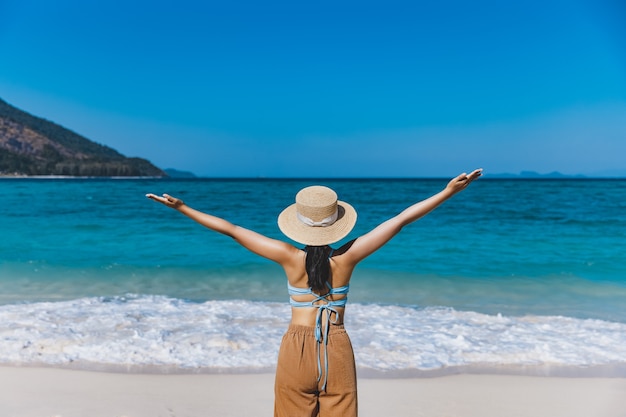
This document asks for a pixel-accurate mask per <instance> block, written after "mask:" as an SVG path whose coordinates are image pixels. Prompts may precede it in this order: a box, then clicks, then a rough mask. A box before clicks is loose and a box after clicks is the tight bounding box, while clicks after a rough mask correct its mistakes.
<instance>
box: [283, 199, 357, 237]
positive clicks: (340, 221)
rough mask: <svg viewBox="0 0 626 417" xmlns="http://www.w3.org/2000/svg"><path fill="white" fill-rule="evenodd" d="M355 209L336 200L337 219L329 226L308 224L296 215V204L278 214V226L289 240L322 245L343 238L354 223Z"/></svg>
mask: <svg viewBox="0 0 626 417" xmlns="http://www.w3.org/2000/svg"><path fill="white" fill-rule="evenodd" d="M356 218H357V215H356V210H354V208H353V207H352V206H351V205H350V204H348V203H346V202H344V201H337V220H336V221H335V223H333V224H331V225H330V226H324V227H320V226H308V225H306V224H304V223H302V222H301V221H300V220H299V219H298V216H297V211H296V204H292V205H290V206H289V207H287V208H286V209H284V210H283V211H282V212H281V213H280V215H279V216H278V227H279V229H280V231H281V232H283V233H284V234H285V236H287V237H288V238H290V239H291V240H294V241H296V242H298V243H302V244H303V245H310V246H324V245H330V244H331V243H335V242H338V241H340V240H341V239H343V238H344V237H346V236H347V235H348V233H350V231H351V230H352V228H353V227H354V225H355V224H356Z"/></svg>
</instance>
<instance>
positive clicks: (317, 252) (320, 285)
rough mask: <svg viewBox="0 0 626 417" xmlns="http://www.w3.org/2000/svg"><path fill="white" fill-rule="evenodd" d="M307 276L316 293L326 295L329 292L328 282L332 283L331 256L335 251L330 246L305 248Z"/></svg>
mask: <svg viewBox="0 0 626 417" xmlns="http://www.w3.org/2000/svg"><path fill="white" fill-rule="evenodd" d="M304 251H305V252H306V263H305V268H306V274H307V276H308V278H309V280H308V285H309V287H311V289H312V290H313V292H314V293H316V294H319V295H324V294H326V293H327V292H328V286H327V285H326V283H327V282H330V275H331V274H330V254H331V253H332V252H333V249H332V248H331V247H330V246H328V245H325V246H305V248H304Z"/></svg>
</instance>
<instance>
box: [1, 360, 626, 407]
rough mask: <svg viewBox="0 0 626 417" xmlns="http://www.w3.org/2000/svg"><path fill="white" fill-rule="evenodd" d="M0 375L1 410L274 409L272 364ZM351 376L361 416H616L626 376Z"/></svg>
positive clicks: (21, 370) (31, 370) (29, 370)
mask: <svg viewBox="0 0 626 417" xmlns="http://www.w3.org/2000/svg"><path fill="white" fill-rule="evenodd" d="M0 375H1V376H2V377H1V378H0V414H2V415H5V416H19V417H42V416H55V417H79V416H85V415H89V416H91V417H99V416H102V417H112V416H113V417H155V416H168V417H173V416H188V417H200V416H206V415H210V416H222V417H228V416H243V415H271V414H272V411H273V398H274V393H273V383H274V375H273V374H272V373H258V374H169V375H163V374H122V373H113V372H93V371H79V370H68V369H58V368H38V367H10V366H2V367H0ZM358 383H359V414H360V415H361V416H362V417H368V416H372V417H373V416H378V415H389V416H394V417H404V416H407V417H408V416H411V417H414V416H459V417H461V416H462V417H501V416H533V417H588V416H594V417H623V416H624V415H625V414H624V410H626V397H625V396H624V395H623V393H624V392H626V378H587V377H581V378H564V377H540V376H521V375H493V374H490V375H486V374H480V375H479V374H459V375H448V376H439V377H433V378H367V377H360V378H359V382H358ZM35 399H36V400H35ZM34 400H35V401H34Z"/></svg>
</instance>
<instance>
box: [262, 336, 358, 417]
mask: <svg viewBox="0 0 626 417" xmlns="http://www.w3.org/2000/svg"><path fill="white" fill-rule="evenodd" d="M316 345H317V341H316V340H315V327H307V326H298V325H293V324H292V325H290V326H289V328H288V329H287V332H286V333H285V335H284V336H283V339H282V343H281V345H280V351H279V353H278V364H277V367H276V382H275V385H274V394H275V401H274V416H275V417H309V416H310V417H335V416H336V417H356V415H357V390H356V367H355V364H354V353H353V351H352V344H351V343H350V338H349V337H348V333H346V330H345V329H344V327H343V325H337V326H335V325H331V327H330V329H329V335H328V346H327V349H328V375H327V378H328V379H327V383H326V391H322V392H320V389H321V388H322V385H323V381H324V374H325V366H324V353H323V352H324V351H323V349H324V346H323V342H322V346H320V354H319V356H318V351H317V346H316ZM318 357H320V361H321V366H322V378H321V381H320V382H318V381H317V379H318V369H317V363H318V362H317V361H318Z"/></svg>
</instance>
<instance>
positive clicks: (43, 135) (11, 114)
mask: <svg viewBox="0 0 626 417" xmlns="http://www.w3.org/2000/svg"><path fill="white" fill-rule="evenodd" d="M0 175H15V176H21V175H66V176H80V177H130V176H132V177H164V176H167V174H166V173H165V172H164V171H163V170H161V169H160V168H157V167H156V166H154V165H152V163H150V162H149V161H148V160H146V159H142V158H128V157H126V156H124V155H122V154H120V153H119V152H117V151H116V150H114V149H112V148H109V147H108V146H104V145H100V144H98V143H95V142H92V141H90V140H89V139H87V138H85V137H83V136H81V135H79V134H77V133H74V132H72V131H71V130H69V129H66V128H64V127H63V126H59V125H57V124H56V123H53V122H51V121H48V120H45V119H42V118H40V117H36V116H33V115H31V114H28V113H26V112H24V111H22V110H20V109H18V108H16V107H13V106H11V105H10V104H8V103H7V102H5V101H4V100H2V99H0Z"/></svg>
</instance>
